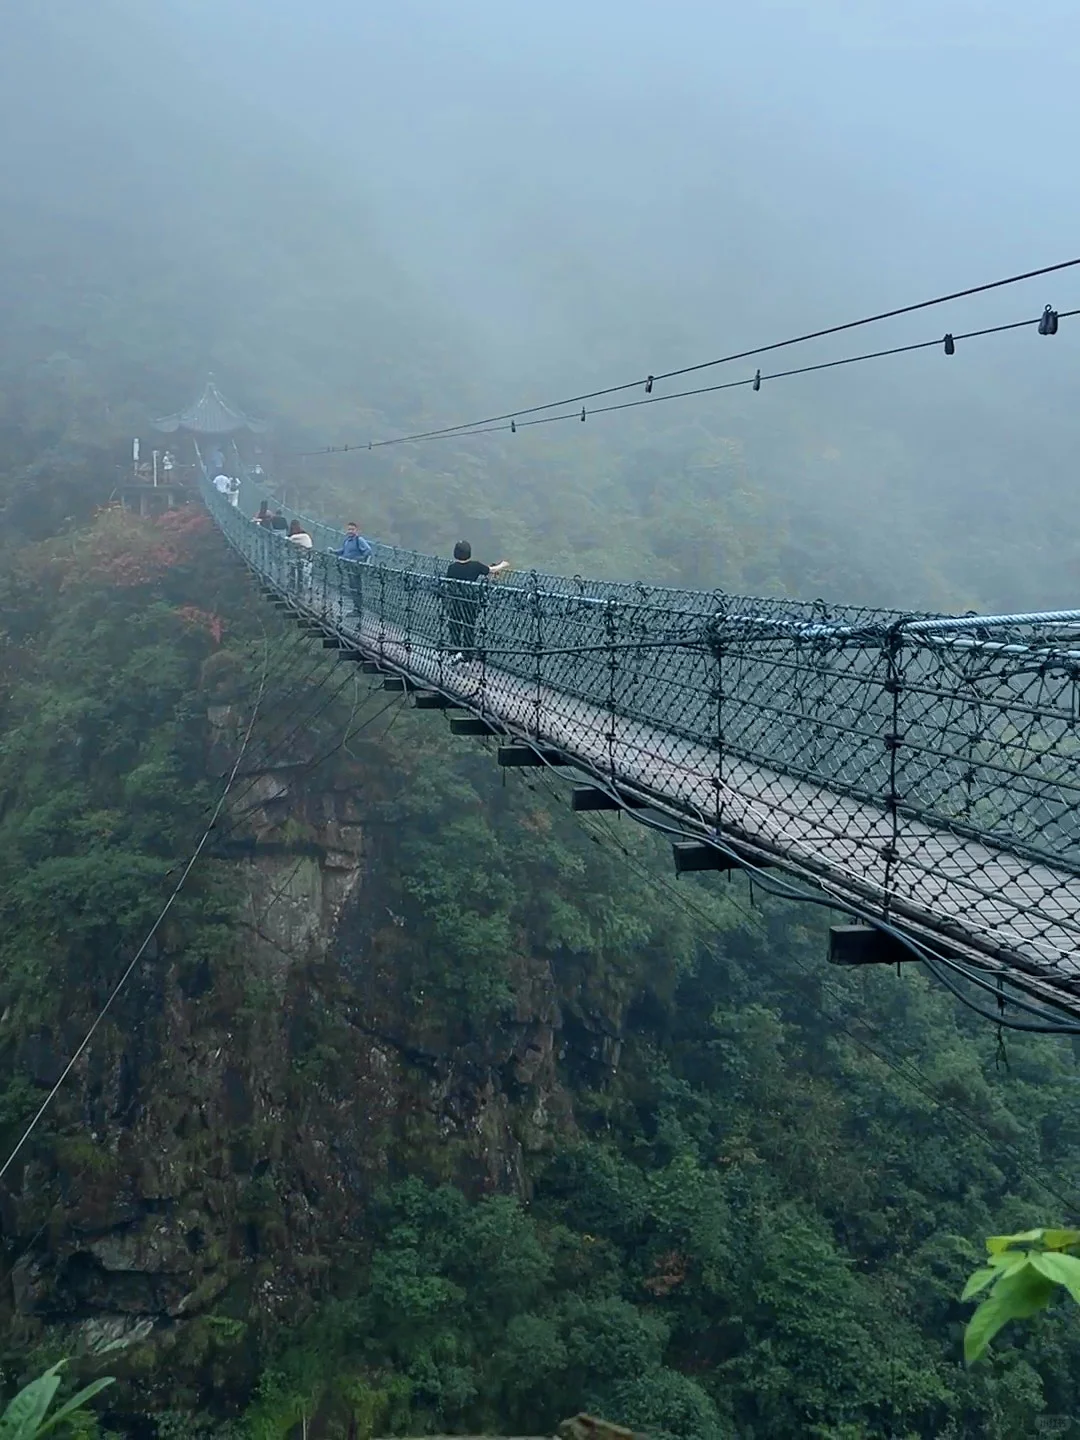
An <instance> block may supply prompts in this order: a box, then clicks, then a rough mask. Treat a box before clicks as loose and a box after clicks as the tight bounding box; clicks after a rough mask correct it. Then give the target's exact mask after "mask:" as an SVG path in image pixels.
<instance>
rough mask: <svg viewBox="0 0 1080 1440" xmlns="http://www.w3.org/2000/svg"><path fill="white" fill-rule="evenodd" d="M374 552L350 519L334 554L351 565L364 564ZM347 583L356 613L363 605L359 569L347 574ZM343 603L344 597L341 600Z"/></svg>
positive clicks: (354, 522)
mask: <svg viewBox="0 0 1080 1440" xmlns="http://www.w3.org/2000/svg"><path fill="white" fill-rule="evenodd" d="M374 553H375V552H374V551H373V550H372V548H371V546H370V545H369V544H368V542H367V541H366V540H365V539H364V537H363V535H361V534H360V526H359V525H357V523H356V521H355V520H350V521H349V523H348V525H347V526H346V527H345V539H344V540H343V541H342V542H341V544H340V545H339V546H338V548H337V549H336V550H335V551H334V554H335V555H336V556H337V557H338V558H339V559H341V560H348V561H349V563H350V564H351V565H356V566H360V565H366V564H367V562H368V561H369V560H370V559H371V557H372V555H373V554H374ZM349 584H350V585H351V586H352V592H353V604H354V605H355V607H356V613H357V615H359V614H360V611H361V609H362V607H363V599H364V577H363V576H362V575H361V573H360V571H359V569H356V570H353V571H352V572H351V574H350V575H349ZM342 603H344V598H343V602H342Z"/></svg>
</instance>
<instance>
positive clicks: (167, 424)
mask: <svg viewBox="0 0 1080 1440" xmlns="http://www.w3.org/2000/svg"><path fill="white" fill-rule="evenodd" d="M154 429H155V430H157V431H158V432H160V433H161V434H164V435H175V436H176V437H177V439H176V441H175V442H174V444H175V446H176V449H173V448H172V447H168V446H166V447H162V448H158V449H153V450H151V451H150V452H149V454H146V452H145V451H144V450H142V448H141V447H140V444H139V441H138V440H136V441H135V443H134V446H133V450H132V469H131V473H130V474H129V475H127V476H126V477H125V479H124V481H123V482H122V483H121V484H120V486H119V487H118V493H119V496H120V499H121V501H122V502H123V504H124V506H125V507H126V508H128V509H131V510H138V512H139V514H140V515H153V514H156V513H160V512H161V511H162V510H171V509H173V508H174V507H175V506H176V505H184V504H186V503H187V501H188V499H189V497H190V495H191V492H192V488H193V483H192V482H193V481H195V480H197V479H198V476H199V473H200V470H201V468H202V467H206V468H207V469H208V470H210V472H211V474H213V473H215V472H218V471H221V470H225V471H226V473H228V474H236V475H239V474H240V473H242V472H243V473H247V472H248V471H249V468H253V469H254V471H255V472H256V473H257V474H258V475H260V476H261V475H262V473H263V470H262V465H261V463H260V459H261V454H260V452H259V450H258V449H256V450H255V451H254V463H253V466H252V467H249V466H248V464H247V463H246V462H245V460H244V458H243V456H242V454H241V444H242V443H243V440H242V437H244V436H255V435H262V434H264V433H265V432H266V429H267V426H266V425H265V424H264V423H263V421H261V420H253V419H252V418H251V416H250V415H245V414H244V412H243V411H242V410H240V409H239V408H238V407H237V406H236V405H233V404H232V402H231V401H229V400H226V398H225V396H224V395H222V393H221V391H220V390H219V389H218V387H217V385H216V384H215V382H214V377H213V375H208V376H207V377H206V384H205V385H204V386H203V390H202V394H201V395H200V396H199V397H198V399H197V400H195V401H193V402H192V404H190V405H189V406H188V407H187V408H186V409H185V410H180V411H178V412H177V413H176V414H175V415H163V416H162V417H161V419H159V420H155V421H154ZM181 437H182V438H181ZM244 448H245V449H246V448H247V446H244ZM178 451H179V453H177V452H178ZM200 462H201V463H200Z"/></svg>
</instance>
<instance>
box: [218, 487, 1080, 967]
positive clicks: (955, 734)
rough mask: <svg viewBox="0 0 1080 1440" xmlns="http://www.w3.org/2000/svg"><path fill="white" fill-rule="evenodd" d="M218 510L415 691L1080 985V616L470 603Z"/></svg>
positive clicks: (639, 593)
mask: <svg viewBox="0 0 1080 1440" xmlns="http://www.w3.org/2000/svg"><path fill="white" fill-rule="evenodd" d="M206 498H207V504H208V506H209V507H210V510H211V512H212V513H213V515H214V517H215V519H216V521H217V522H218V524H219V525H220V526H221V528H222V530H223V531H224V533H225V535H226V537H227V538H228V539H229V541H230V543H231V544H232V545H234V546H235V548H236V549H237V550H238V551H240V553H241V554H242V555H243V556H244V557H245V559H246V560H247V561H248V562H249V563H250V564H251V565H252V566H253V567H254V568H255V569H256V570H258V571H259V573H260V574H261V575H263V576H264V577H265V578H266V579H267V580H268V581H269V582H270V583H271V584H272V585H274V586H275V587H277V588H278V589H279V590H281V591H283V592H287V593H290V594H291V595H292V596H293V597H294V598H295V599H296V601H297V603H298V604H300V606H301V607H302V608H305V609H306V610H308V611H309V612H310V613H311V614H312V615H314V616H317V617H318V618H319V619H320V620H321V621H323V622H324V623H326V624H327V625H330V626H332V627H333V628H334V629H335V630H337V631H339V632H340V633H341V634H342V635H345V636H348V637H351V639H352V640H353V641H354V642H355V644H356V645H357V646H358V647H359V648H361V649H363V650H364V652H365V653H366V654H369V655H372V656H374V657H378V658H381V659H383V660H385V661H387V662H388V663H390V664H393V665H395V666H397V667H399V668H400V669H402V670H403V671H406V672H408V673H409V674H410V675H412V677H413V678H414V680H415V681H416V683H418V684H429V685H434V686H438V687H439V688H442V689H443V690H445V691H447V692H448V693H450V694H452V695H455V696H459V697H461V698H462V699H463V700H464V701H465V702H466V703H468V704H469V705H470V706H471V707H472V708H474V709H476V710H478V711H479V712H480V713H482V714H485V715H488V716H490V717H493V718H495V719H498V720H500V721H502V722H503V723H504V724H505V725H506V726H507V727H508V728H509V729H511V730H513V731H514V732H516V733H519V734H521V735H526V736H529V737H532V738H534V739H535V740H537V741H539V742H542V743H543V744H545V745H548V746H553V747H557V748H559V749H560V750H562V751H564V752H566V754H568V755H569V756H570V757H571V758H574V759H576V760H578V761H580V762H581V763H582V764H583V765H584V766H585V767H586V768H588V769H591V770H592V771H593V772H594V773H597V774H599V775H602V776H606V777H608V778H609V779H610V780H611V781H612V782H615V783H621V784H625V785H630V786H634V787H637V788H638V789H641V790H644V791H647V792H649V793H651V794H654V795H656V796H658V797H662V798H663V799H664V801H665V802H666V803H668V804H670V805H671V806H673V807H674V808H675V809H677V810H679V811H680V812H681V813H684V814H686V815H687V816H689V817H692V818H693V819H694V820H695V822H696V823H697V824H698V825H699V826H701V827H704V828H705V829H706V830H708V831H711V832H721V833H724V834H729V835H733V836H737V837H741V838H743V839H745V840H748V841H751V842H753V843H754V844H755V845H756V846H758V847H759V848H760V849H761V850H762V851H763V852H767V853H771V854H773V855H776V856H778V857H781V858H783V859H784V860H785V861H788V862H790V863H791V864H792V865H794V866H795V867H796V868H798V869H800V870H802V871H805V872H812V873H814V874H816V875H818V876H819V877H823V878H825V879H826V880H827V881H828V882H830V883H832V884H833V885H834V886H836V887H837V888H838V889H839V890H841V891H842V892H843V893H844V894H846V895H857V896H859V897H861V899H862V900H863V901H865V902H866V903H868V904H870V905H871V906H873V907H874V909H875V910H876V911H877V912H878V913H881V914H884V915H891V916H896V917H905V916H906V917H910V918H912V919H914V920H916V921H918V922H919V923H920V924H923V925H927V926H929V927H930V928H932V929H934V930H936V931H938V932H940V933H943V934H945V935H947V936H952V937H954V938H955V939H956V940H957V941H958V942H963V943H964V944H967V945H970V946H974V947H975V948H976V949H979V950H981V951H984V952H988V953H992V954H995V955H998V956H1005V957H1010V958H1011V959H1012V960H1014V961H1017V962H1019V963H1021V964H1023V965H1025V966H1027V967H1029V968H1032V969H1036V970H1039V971H1041V972H1044V973H1050V972H1056V973H1057V974H1058V975H1059V976H1062V975H1064V974H1066V973H1069V974H1071V973H1072V971H1073V968H1074V966H1075V965H1076V962H1075V960H1074V956H1075V955H1076V953H1077V948H1078V947H1077V942H1078V940H1080V920H1078V918H1077V917H1078V915H1080V805H1078V801H1080V767H1078V765H1077V758H1078V756H1080V684H1078V681H1080V611H1065V612H1057V613H1053V614H1047V615H1038V616H1003V617H967V618H964V619H949V618H947V617H935V616H911V615H902V614H899V613H892V612H886V611H872V610H867V609H863V608H856V607H850V606H847V607H835V608H830V609H829V610H826V609H825V608H824V607H823V606H822V605H820V603H812V604H811V603H801V602H791V601H786V600H775V599H773V600H760V599H752V598H747V597H733V596H730V595H724V594H721V593H719V592H697V591H683V590H673V589H666V588H662V587H656V586H647V585H627V584H613V583H608V582H599V581H590V580H583V579H579V578H573V579H569V578H566V577H560V576H550V575H544V574H540V573H538V572H530V573H529V574H527V575H520V574H518V575H513V576H511V577H510V578H508V579H506V580H503V581H501V582H498V583H494V582H484V581H481V582H476V583H474V584H467V583H464V582H461V581H456V582H455V581H447V580H446V578H445V575H444V572H445V565H446V562H445V561H442V560H439V559H437V558H436V557H433V556H429V555H420V554H417V553H415V552H408V551H402V550H396V549H393V548H391V547H388V546H378V547H377V548H376V552H375V555H374V557H373V560H372V563H370V564H367V565H358V564H351V563H348V562H345V561H342V560H339V559H338V558H337V557H336V556H334V555H333V554H331V553H328V552H329V548H330V546H331V545H333V546H335V547H336V546H337V545H338V544H339V543H340V539H341V536H340V534H339V532H336V531H331V530H329V529H328V528H327V527H321V526H315V525H313V524H311V523H310V522H306V525H305V528H307V529H308V531H309V533H312V537H313V540H314V541H315V548H314V549H313V550H311V551H306V552H305V551H302V550H299V549H298V548H297V547H296V546H295V545H294V544H292V543H291V542H289V541H288V540H286V539H285V538H284V537H283V536H281V535H279V534H276V533H274V532H271V531H269V530H266V529H263V528H261V527H259V526H257V525H253V524H252V523H251V521H250V519H249V518H248V515H247V510H246V506H245V507H244V508H241V509H239V510H237V509H234V508H233V507H232V506H231V505H230V504H229V503H228V500H227V499H225V498H224V497H222V496H220V495H218V494H217V493H216V492H215V491H213V490H212V489H211V488H210V487H206ZM458 654H464V656H465V660H464V662H461V661H458V660H456V658H455V657H456V656H457V655H458ZM1076 969H1077V972H1078V975H1077V978H1078V981H1080V966H1076Z"/></svg>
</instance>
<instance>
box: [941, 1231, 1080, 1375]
mask: <svg viewBox="0 0 1080 1440" xmlns="http://www.w3.org/2000/svg"><path fill="white" fill-rule="evenodd" d="M1078 1248H1080V1230H1025V1231H1023V1232H1022V1233H1021V1234H1019V1235H991V1236H990V1238H989V1239H988V1240H987V1242H986V1249H987V1254H988V1257H989V1258H988V1260H987V1263H986V1265H984V1266H983V1267H982V1268H981V1269H979V1270H976V1271H975V1273H974V1275H972V1277H971V1278H970V1280H969V1281H968V1282H967V1284H966V1285H965V1286H964V1293H963V1295H961V1297H960V1298H961V1300H970V1299H971V1298H972V1296H974V1295H978V1294H979V1293H980V1292H981V1291H983V1290H986V1289H987V1288H988V1287H989V1294H988V1295H987V1297H986V1299H985V1300H983V1302H982V1304H981V1305H980V1306H979V1308H978V1309H977V1310H976V1311H975V1313H974V1315H972V1317H971V1319H970V1320H969V1321H968V1326H967V1329H966V1330H965V1331H964V1359H965V1360H966V1361H967V1363H968V1364H969V1365H970V1364H971V1363H972V1361H973V1360H977V1359H978V1358H979V1356H980V1355H981V1354H982V1353H983V1351H984V1350H985V1349H986V1347H987V1346H988V1345H989V1344H990V1341H991V1340H992V1339H993V1338H994V1336H995V1335H996V1334H997V1333H998V1331H999V1330H1000V1329H1001V1327H1002V1326H1003V1325H1007V1324H1008V1322H1009V1321H1010V1320H1026V1319H1028V1318H1029V1317H1030V1316H1032V1315H1035V1314H1037V1313H1038V1311H1040V1310H1045V1309H1046V1307H1047V1306H1048V1305H1049V1304H1050V1302H1051V1300H1053V1299H1054V1298H1055V1297H1056V1295H1057V1293H1058V1286H1059V1285H1063V1286H1064V1287H1065V1289H1066V1290H1067V1291H1068V1292H1069V1294H1070V1295H1071V1296H1072V1298H1073V1299H1074V1300H1075V1301H1076V1303H1077V1304H1078V1305H1080V1256H1077V1255H1076V1254H1075V1253H1074V1252H1075V1251H1076V1250H1077V1249H1078Z"/></svg>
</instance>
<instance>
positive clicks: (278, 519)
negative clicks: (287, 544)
mask: <svg viewBox="0 0 1080 1440" xmlns="http://www.w3.org/2000/svg"><path fill="white" fill-rule="evenodd" d="M288 528H289V522H288V520H286V519H285V516H284V515H283V514H282V510H281V506H280V505H279V506H278V508H277V509H276V510H275V511H274V513H273V515H271V516H270V529H271V530H280V531H281V532H282V533H284V532H285V531H286V530H288Z"/></svg>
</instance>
